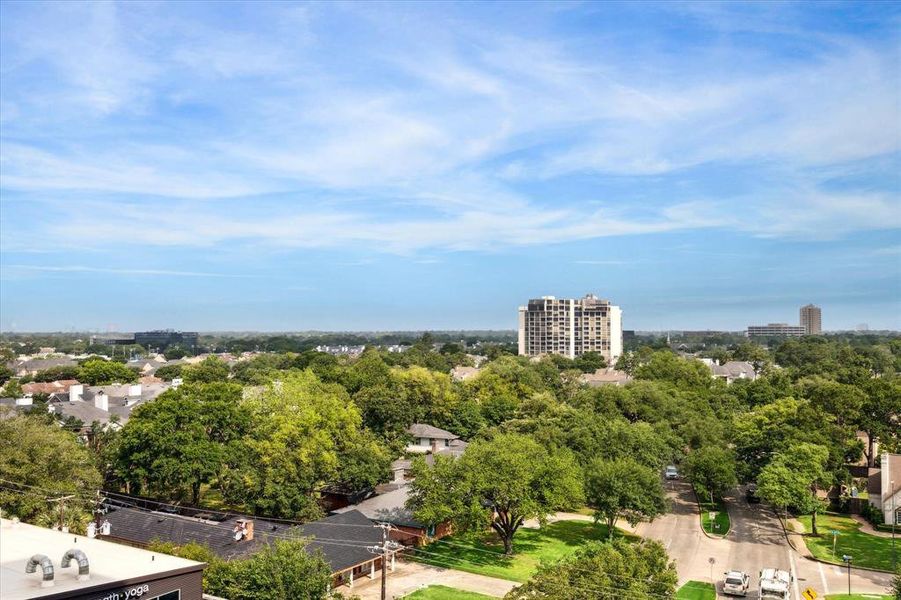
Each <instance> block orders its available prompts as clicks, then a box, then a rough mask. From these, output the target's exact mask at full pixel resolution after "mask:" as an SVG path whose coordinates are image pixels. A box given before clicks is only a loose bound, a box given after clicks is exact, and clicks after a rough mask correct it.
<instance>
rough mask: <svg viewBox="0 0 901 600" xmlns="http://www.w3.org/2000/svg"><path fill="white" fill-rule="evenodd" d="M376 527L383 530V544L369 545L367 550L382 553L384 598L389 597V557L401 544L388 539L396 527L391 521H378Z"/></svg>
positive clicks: (383, 599) (385, 599)
mask: <svg viewBox="0 0 901 600" xmlns="http://www.w3.org/2000/svg"><path fill="white" fill-rule="evenodd" d="M376 527H378V528H380V529H381V530H382V544H381V545H380V546H369V547H368V548H367V550H369V551H370V552H372V553H373V554H381V555H382V600H387V598H388V558H389V557H390V556H391V552H393V551H396V550H397V549H398V548H400V544H398V543H397V542H393V541H391V540H389V539H388V534H389V533H390V532H391V530H392V529H394V527H392V526H391V524H390V523H377V524H376Z"/></svg>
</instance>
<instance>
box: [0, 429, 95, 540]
mask: <svg viewBox="0 0 901 600" xmlns="http://www.w3.org/2000/svg"><path fill="white" fill-rule="evenodd" d="M0 478H2V479H3V480H4V481H3V482H0V484H2V485H0V507H2V508H3V512H4V515H7V516H16V517H19V518H20V519H22V520H23V521H28V522H32V523H38V524H40V525H50V524H54V523H57V522H58V513H57V511H56V506H55V505H52V504H49V503H48V502H47V498H48V497H49V496H54V495H70V494H74V495H75V496H76V497H75V498H73V499H70V500H69V501H68V502H67V503H66V516H67V518H66V524H67V525H68V526H69V527H72V528H74V529H76V530H83V526H84V525H85V524H86V523H87V521H88V520H89V519H90V515H91V509H92V508H93V506H92V501H91V499H92V498H94V497H95V494H96V491H97V490H98V489H99V487H100V482H101V476H100V471H99V470H98V469H97V467H96V466H95V461H94V457H93V456H92V455H91V453H90V451H89V450H88V449H87V448H86V447H85V446H83V445H82V444H80V443H79V442H78V440H77V438H76V436H75V435H74V434H73V433H72V432H71V431H68V430H65V429H60V428H59V427H57V426H56V425H55V424H52V423H48V422H47V420H46V419H45V418H42V417H40V416H17V417H13V418H11V419H2V420H0ZM10 482H13V483H10ZM16 490H18V491H16Z"/></svg>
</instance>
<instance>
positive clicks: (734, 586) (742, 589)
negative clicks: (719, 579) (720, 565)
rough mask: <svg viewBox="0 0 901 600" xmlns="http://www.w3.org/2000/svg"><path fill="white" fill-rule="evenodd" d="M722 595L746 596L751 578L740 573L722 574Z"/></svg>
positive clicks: (729, 572)
mask: <svg viewBox="0 0 901 600" xmlns="http://www.w3.org/2000/svg"><path fill="white" fill-rule="evenodd" d="M724 575H725V576H726V580H725V581H723V593H724V594H727V595H729V596H747V595H748V588H749V587H750V586H751V576H750V575H748V574H747V573H743V572H742V571H728V572H726V573H724Z"/></svg>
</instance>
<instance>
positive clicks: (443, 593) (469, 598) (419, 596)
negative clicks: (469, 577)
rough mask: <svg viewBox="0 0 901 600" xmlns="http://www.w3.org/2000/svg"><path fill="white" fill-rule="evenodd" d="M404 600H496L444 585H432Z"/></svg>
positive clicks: (407, 596)
mask: <svg viewBox="0 0 901 600" xmlns="http://www.w3.org/2000/svg"><path fill="white" fill-rule="evenodd" d="M404 600H494V596H486V595H485V594H476V593H475V592H466V591H464V590H458V589H456V588H451V587H447V586H443V585H430V586H428V587H424V588H422V589H421V590H416V591H415V592H413V593H412V594H408V595H406V596H404Z"/></svg>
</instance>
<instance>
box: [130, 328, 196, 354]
mask: <svg viewBox="0 0 901 600" xmlns="http://www.w3.org/2000/svg"><path fill="white" fill-rule="evenodd" d="M197 337H198V336H197V332H195V331H172V330H171V329H164V330H157V331H138V332H135V339H134V343H135V344H140V345H141V346H144V347H145V348H158V349H160V350H163V349H165V348H168V347H169V346H175V345H178V346H181V347H183V348H187V349H193V348H196V347H197Z"/></svg>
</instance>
